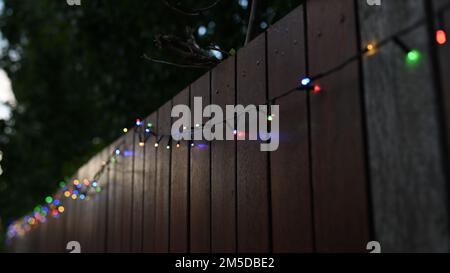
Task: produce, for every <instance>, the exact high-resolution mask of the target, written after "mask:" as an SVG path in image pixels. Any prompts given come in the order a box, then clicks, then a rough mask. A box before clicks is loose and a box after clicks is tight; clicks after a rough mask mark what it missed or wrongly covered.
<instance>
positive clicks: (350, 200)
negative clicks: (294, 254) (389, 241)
mask: <svg viewBox="0 0 450 273" xmlns="http://www.w3.org/2000/svg"><path fill="white" fill-rule="evenodd" d="M307 17H308V28H309V29H308V48H309V52H308V54H309V65H310V73H311V75H316V74H318V73H321V72H323V71H326V70H327V69H330V68H332V67H335V66H337V65H339V64H341V63H342V62H344V61H345V60H347V59H348V58H350V57H352V56H354V55H355V54H356V53H357V52H358V50H359V48H357V47H356V46H357V39H356V37H357V36H356V18H355V7H354V1H353V0H342V1H324V0H316V1H309V2H308V5H307ZM323 18H326V20H324V19H323ZM337 44H338V45H339V46H336V45H337ZM359 77H360V75H359V71H358V63H357V62H354V63H351V64H350V65H348V66H347V67H345V68H344V69H342V70H340V71H338V72H336V73H333V74H331V75H329V76H327V77H325V78H322V79H320V84H321V86H322V88H323V90H324V91H323V92H321V93H319V94H311V96H310V104H311V149H312V150H311V151H312V178H313V198H314V219H315V234H316V249H317V251H319V252H355V251H365V247H366V244H367V242H368V241H369V211H368V194H367V177H366V170H365V151H364V137H363V131H364V127H363V123H362V113H361V101H362V100H361V97H360V84H359Z"/></svg>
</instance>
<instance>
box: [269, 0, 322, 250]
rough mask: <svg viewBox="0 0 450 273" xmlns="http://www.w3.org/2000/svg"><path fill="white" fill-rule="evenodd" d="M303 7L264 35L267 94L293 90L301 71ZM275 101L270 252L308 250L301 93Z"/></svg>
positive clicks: (308, 198)
mask: <svg viewBox="0 0 450 273" xmlns="http://www.w3.org/2000/svg"><path fill="white" fill-rule="evenodd" d="M303 20H304V17H303V7H302V6H301V7H298V8H297V9H295V10H294V11H292V12H291V13H290V14H289V15H287V16H286V17H285V18H283V19H282V20H281V21H279V22H278V23H276V24H275V25H274V26H272V27H271V28H270V29H269V30H268V33H267V53H268V54H267V56H268V60H267V62H268V76H269V79H268V82H269V98H274V97H276V96H280V95H281V94H283V93H285V92H287V91H289V90H291V89H293V88H295V87H296V86H297V85H298V82H299V79H300V77H302V76H304V75H305V67H306V62H305V46H304V45H305V39H304V35H305V33H304V21H303ZM275 104H277V105H280V121H281V122H280V138H279V141H280V143H279V147H278V149H277V150H276V151H274V152H271V153H270V164H271V172H270V174H271V189H272V229H273V250H274V252H311V251H313V223H312V207H311V202H312V198H311V194H312V192H311V183H310V171H309V168H310V165H309V156H308V155H309V144H308V110H307V96H306V93H305V92H300V91H299V92H297V93H293V94H290V95H289V96H287V97H284V98H281V99H279V100H277V101H275Z"/></svg>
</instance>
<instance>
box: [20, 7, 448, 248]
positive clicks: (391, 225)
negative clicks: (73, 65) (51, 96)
mask: <svg viewBox="0 0 450 273" xmlns="http://www.w3.org/2000/svg"><path fill="white" fill-rule="evenodd" d="M387 2H388V1H382V6H381V7H374V6H369V5H367V4H366V1H353V0H339V1H337V0H336V1H329V0H309V1H307V3H306V4H305V5H303V6H300V7H298V8H296V9H295V10H293V11H292V12H291V13H290V14H289V15H287V16H286V17H285V18H283V19H282V20H280V21H279V22H277V23H276V24H275V25H273V26H271V27H270V28H269V29H268V30H267V32H265V33H263V34H262V35H260V36H258V37H257V38H256V39H254V40H253V41H252V42H251V43H250V44H248V45H247V46H246V47H244V48H242V49H241V50H239V51H238V52H237V55H236V56H234V57H230V58H228V59H227V60H225V61H224V62H223V63H221V64H220V65H218V66H217V67H216V68H214V69H212V70H211V71H210V72H208V73H206V74H205V75H203V76H202V77H201V78H199V79H198V80H197V81H195V82H194V83H192V84H191V85H190V86H188V87H187V88H186V89H184V90H183V91H181V92H180V93H179V94H178V95H177V96H175V97H174V98H173V99H172V100H171V101H168V102H167V103H165V104H164V105H163V106H161V107H160V108H159V109H158V111H156V112H154V113H153V114H151V115H150V116H148V117H147V118H146V119H145V122H151V123H153V124H154V125H155V128H156V130H157V132H158V133H163V134H169V133H170V128H171V117H170V112H171V108H172V105H176V104H192V103H193V97H194V96H197V97H198V96H200V97H202V98H203V102H204V104H209V103H212V104H218V105H221V106H224V105H227V104H233V105H234V104H244V105H247V104H264V102H265V101H267V100H268V99H271V98H274V97H277V96H278V95H280V94H282V93H284V92H286V91H288V90H290V89H292V88H295V87H296V86H297V85H298V81H299V79H300V78H301V77H302V76H304V75H307V74H309V75H315V74H318V73H320V72H323V71H326V70H327V69H329V68H331V67H334V66H336V65H338V64H339V63H341V62H343V61H345V60H346V59H348V58H349V57H351V56H353V55H355V54H356V53H358V52H359V51H360V48H362V47H363V46H364V45H365V44H366V43H367V42H368V41H372V40H376V39H381V38H383V37H385V36H388V35H390V34H392V33H395V31H396V30H398V29H401V28H404V27H406V26H408V23H411V22H412V21H413V20H414V18H418V17H421V16H426V17H427V18H428V21H427V24H424V25H423V27H421V28H418V29H417V30H414V31H413V32H412V33H411V34H409V35H408V36H407V37H405V39H406V41H407V42H408V44H411V45H412V46H414V47H417V48H419V49H420V50H422V52H423V54H424V58H423V62H422V64H421V65H420V67H418V68H416V69H415V70H414V71H411V70H408V69H405V67H404V64H403V61H404V59H403V55H402V53H401V52H400V51H398V49H397V48H396V47H395V46H392V47H389V46H388V47H386V48H383V49H382V50H380V52H379V53H378V54H377V55H376V56H373V57H371V58H362V59H360V60H359V61H354V62H353V63H351V64H349V65H348V66H346V67H345V68H344V69H342V70H340V71H337V72H336V73H333V74H331V75H329V76H326V77H325V78H323V79H321V80H320V84H321V86H322V88H323V90H324V91H323V92H322V93H320V94H308V93H306V92H300V91H299V92H296V93H292V94H290V95H289V96H287V97H284V98H282V99H279V100H277V101H276V103H277V104H279V105H280V111H281V112H280V146H279V149H278V150H277V151H275V152H260V151H259V143H258V142H256V141H237V142H236V141H213V142H201V144H204V145H198V144H200V143H197V142H196V146H195V147H193V148H191V147H190V146H189V144H188V143H186V142H181V147H180V148H173V149H170V150H169V149H165V147H159V148H155V146H154V143H155V139H154V138H150V139H149V140H148V142H147V143H146V145H145V147H140V146H139V145H138V135H137V134H136V132H135V130H134V129H133V130H130V131H129V132H128V133H127V134H125V135H124V136H123V137H121V138H120V139H119V140H117V141H116V142H115V143H113V144H111V145H110V146H109V147H107V148H106V149H105V150H104V151H103V152H102V153H100V154H98V155H97V156H95V157H94V158H92V159H91V160H90V161H89V162H88V163H87V164H85V165H84V166H83V167H82V168H81V169H80V170H79V171H78V173H77V174H75V175H74V177H77V178H79V179H83V178H88V179H91V178H92V176H93V175H94V172H95V171H97V170H98V169H99V168H100V167H101V165H102V163H103V162H105V161H107V160H108V157H109V156H110V154H111V153H112V152H113V151H114V149H115V148H116V147H117V145H118V143H119V142H122V141H123V143H124V146H123V147H124V148H125V149H126V150H127V153H126V154H125V156H123V157H119V158H118V161H117V163H116V164H112V165H109V167H108V169H107V171H106V172H105V174H104V175H103V176H102V177H101V178H100V179H99V183H100V184H101V186H102V187H104V189H105V190H104V191H102V192H101V193H99V194H97V195H95V197H94V198H93V199H91V200H89V201H80V200H75V201H72V200H70V201H65V202H66V212H65V213H64V214H63V215H62V216H61V217H60V218H59V219H51V218H49V221H48V222H47V223H45V224H42V225H40V226H39V227H38V228H36V229H34V230H32V231H31V232H30V233H28V234H27V235H26V236H25V237H23V238H18V239H16V240H14V242H13V246H12V250H13V251H17V252H67V250H66V244H67V242H69V241H78V242H80V244H81V247H82V252H193V253H206V252H348V251H357V252H365V251H366V244H367V242H369V241H371V240H378V241H380V243H381V245H382V250H385V251H449V228H448V222H449V219H448V218H449V206H448V193H449V191H448V181H447V180H448V177H447V175H448V174H447V169H448V161H447V157H448V152H447V150H445V149H446V148H445V147H449V138H448V136H449V134H448V132H447V131H446V130H447V128H450V125H449V124H450V123H449V120H450V116H449V111H450V106H449V103H450V99H449V97H450V82H449V78H448V76H447V75H448V71H449V64H450V47H449V45H445V46H441V47H439V48H437V47H436V46H434V45H433V44H432V43H430V42H429V40H430V39H428V38H429V37H430V36H431V35H430V31H431V30H432V28H431V27H432V26H433V23H434V22H433V20H434V16H432V10H433V9H437V8H438V7H439V6H441V5H443V4H445V3H448V2H449V1H444V0H442V1H424V0H410V1H389V3H387ZM392 2H395V3H392ZM399 9H401V10H402V11H403V12H402V13H397V12H394V11H395V10H399ZM445 20H446V23H447V26H449V25H450V13H449V12H447V13H446V14H445ZM427 26H428V28H427ZM430 26H431V27H430ZM427 33H428V34H427ZM433 75H434V76H433ZM164 141H167V140H163V142H164ZM163 146H165V144H164V145H163Z"/></svg>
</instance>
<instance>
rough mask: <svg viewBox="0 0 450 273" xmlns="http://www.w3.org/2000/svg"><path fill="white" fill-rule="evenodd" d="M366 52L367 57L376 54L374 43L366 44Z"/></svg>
mask: <svg viewBox="0 0 450 273" xmlns="http://www.w3.org/2000/svg"><path fill="white" fill-rule="evenodd" d="M366 52H367V55H368V56H372V55H375V53H377V48H376V46H375V43H368V44H367V46H366Z"/></svg>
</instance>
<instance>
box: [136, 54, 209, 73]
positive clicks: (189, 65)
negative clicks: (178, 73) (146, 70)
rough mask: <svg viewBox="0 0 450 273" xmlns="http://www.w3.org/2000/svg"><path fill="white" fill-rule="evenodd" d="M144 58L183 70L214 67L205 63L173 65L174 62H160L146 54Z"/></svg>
mask: <svg viewBox="0 0 450 273" xmlns="http://www.w3.org/2000/svg"><path fill="white" fill-rule="evenodd" d="M142 58H144V59H145V60H147V61H151V62H154V63H159V64H167V65H171V66H176V67H181V68H198V69H208V68H210V67H211V66H212V64H210V63H205V64H178V63H173V62H169V61H164V60H158V59H155V58H152V57H149V56H147V55H146V54H144V55H143V56H142Z"/></svg>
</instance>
